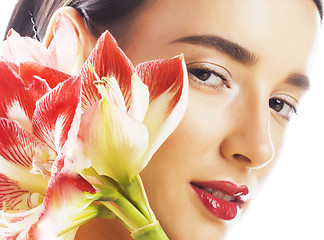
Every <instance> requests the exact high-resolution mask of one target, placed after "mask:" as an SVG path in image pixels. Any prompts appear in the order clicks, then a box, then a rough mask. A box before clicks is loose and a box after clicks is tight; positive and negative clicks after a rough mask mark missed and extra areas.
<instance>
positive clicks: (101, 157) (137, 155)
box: [79, 98, 148, 184]
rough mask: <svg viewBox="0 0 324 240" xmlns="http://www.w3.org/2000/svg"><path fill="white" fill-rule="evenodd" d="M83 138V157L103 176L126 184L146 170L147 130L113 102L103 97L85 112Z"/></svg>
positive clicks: (81, 140) (81, 134) (81, 139)
mask: <svg viewBox="0 0 324 240" xmlns="http://www.w3.org/2000/svg"><path fill="white" fill-rule="evenodd" d="M79 137H80V144H81V145H82V151H83V154H84V155H85V156H86V157H87V158H88V159H90V160H91V163H92V167H93V168H95V170H96V171H97V172H98V173H99V174H101V175H106V176H109V177H111V178H113V179H115V180H116V181H118V182H119V183H121V184H123V183H129V181H130V180H132V179H133V178H134V176H135V175H137V174H138V173H139V172H140V171H141V170H142V168H143V162H142V159H143V154H144V153H145V151H146V149H147V144H148V132H147V129H146V127H145V126H144V125H143V124H142V123H140V122H137V121H135V120H134V119H133V118H131V117H130V116H129V115H127V113H125V112H124V111H122V110H120V109H119V108H118V107H116V105H115V104H113V103H112V102H110V101H109V100H107V99H105V98H103V99H102V101H101V102H100V103H99V104H98V105H95V106H93V107H92V108H91V109H90V110H89V111H87V112H86V113H84V115H83V117H82V121H81V125H80V132H79Z"/></svg>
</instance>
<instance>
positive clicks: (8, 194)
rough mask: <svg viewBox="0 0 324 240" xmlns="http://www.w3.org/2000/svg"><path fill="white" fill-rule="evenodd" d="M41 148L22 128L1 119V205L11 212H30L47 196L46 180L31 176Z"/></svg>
mask: <svg viewBox="0 0 324 240" xmlns="http://www.w3.org/2000/svg"><path fill="white" fill-rule="evenodd" d="M42 148H44V146H43V145H42V144H40V143H39V142H38V141H37V139H36V138H35V137H34V136H32V135H31V134H29V133H28V132H26V131H25V130H24V129H22V128H21V127H20V126H19V124H17V123H16V122H13V121H10V120H7V119H4V118H0V179H1V181H0V202H1V203H3V204H5V207H6V208H7V209H8V210H26V209H30V208H31V207H34V206H35V205H38V198H39V197H40V194H45V190H46V187H47V180H46V179H45V178H44V177H43V176H42V175H34V174H32V173H30V170H31V169H32V167H33V160H34V157H35V156H37V153H38V151H39V150H41V149H42ZM0 208H2V206H0Z"/></svg>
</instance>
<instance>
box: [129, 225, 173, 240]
mask: <svg viewBox="0 0 324 240" xmlns="http://www.w3.org/2000/svg"><path fill="white" fill-rule="evenodd" d="M131 235H132V238H133V239H134V240H168V239H169V238H168V237H167V235H166V234H165V232H164V231H163V229H162V227H161V225H160V223H159V222H158V221H155V222H154V223H151V224H149V225H146V226H145V227H142V228H139V229H136V230H135V231H133V232H132V234H131Z"/></svg>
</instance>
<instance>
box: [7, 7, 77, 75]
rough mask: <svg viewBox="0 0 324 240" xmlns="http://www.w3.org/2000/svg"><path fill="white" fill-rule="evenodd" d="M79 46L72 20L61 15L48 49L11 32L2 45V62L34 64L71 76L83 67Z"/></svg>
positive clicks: (58, 17) (33, 40)
mask: <svg viewBox="0 0 324 240" xmlns="http://www.w3.org/2000/svg"><path fill="white" fill-rule="evenodd" d="M79 46H80V43H79V40H78V36H77V33H76V32H75V30H74V28H73V25H72V23H71V21H70V19H69V18H68V17H67V16H66V15H64V14H63V13H62V14H60V15H58V16H57V18H56V23H55V25H54V28H53V39H52V40H51V42H50V44H49V46H48V47H46V46H45V45H44V44H43V43H40V42H38V41H37V40H35V39H32V38H30V37H21V36H20V35H19V34H18V33H17V32H16V31H15V30H13V29H11V30H10V31H9V33H8V36H7V39H6V40H5V41H4V43H3V50H2V60H4V61H8V62H13V63H15V64H16V65H18V66H19V64H20V63H24V62H34V63H38V64H41V65H43V66H44V67H48V68H52V69H56V70H59V71H62V72H65V73H68V74H76V73H78V72H79V70H80V67H81V66H82V64H83V62H82V61H83V56H82V51H81V48H79Z"/></svg>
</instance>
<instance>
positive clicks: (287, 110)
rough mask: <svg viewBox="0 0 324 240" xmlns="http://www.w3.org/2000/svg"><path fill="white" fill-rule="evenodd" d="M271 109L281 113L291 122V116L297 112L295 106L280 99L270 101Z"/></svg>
mask: <svg viewBox="0 0 324 240" xmlns="http://www.w3.org/2000/svg"><path fill="white" fill-rule="evenodd" d="M269 107H270V108H271V109H273V110H274V111H276V112H277V113H279V115H280V116H281V117H282V118H284V119H285V120H289V119H290V117H291V115H292V114H294V113H296V112H297V109H296V107H295V106H294V105H293V104H291V103H289V102H288V101H286V100H283V99H280V98H271V99H269Z"/></svg>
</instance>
